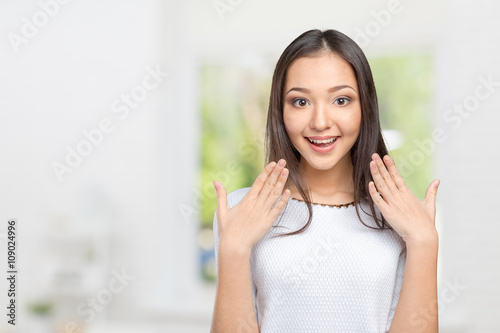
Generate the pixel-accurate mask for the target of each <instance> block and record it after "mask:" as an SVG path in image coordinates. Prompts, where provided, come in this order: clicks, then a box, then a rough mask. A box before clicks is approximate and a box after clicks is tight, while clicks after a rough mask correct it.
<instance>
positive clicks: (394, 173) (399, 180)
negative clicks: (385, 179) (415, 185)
mask: <svg viewBox="0 0 500 333" xmlns="http://www.w3.org/2000/svg"><path fill="white" fill-rule="evenodd" d="M384 162H385V164H386V165H387V169H388V170H389V174H390V175H391V177H392V180H393V181H394V183H395V184H396V186H397V188H398V189H399V190H404V189H406V188H407V187H406V183H405V181H404V180H403V177H401V175H400V174H399V170H398V168H396V164H394V161H393V160H392V158H391V157H390V156H389V155H385V156H384Z"/></svg>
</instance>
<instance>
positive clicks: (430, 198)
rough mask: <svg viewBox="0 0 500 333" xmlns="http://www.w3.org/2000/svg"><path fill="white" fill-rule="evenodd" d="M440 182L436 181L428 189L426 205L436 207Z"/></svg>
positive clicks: (425, 199)
mask: <svg viewBox="0 0 500 333" xmlns="http://www.w3.org/2000/svg"><path fill="white" fill-rule="evenodd" d="M439 183H440V181H439V180H434V181H433V182H432V183H431V184H430V185H429V187H428V188H427V191H426V192H425V198H424V204H426V205H432V207H434V208H435V207H436V194H437V190H438V186H439Z"/></svg>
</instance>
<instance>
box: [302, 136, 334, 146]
mask: <svg viewBox="0 0 500 333" xmlns="http://www.w3.org/2000/svg"><path fill="white" fill-rule="evenodd" d="M338 138H339V137H338V136H336V137H332V138H330V139H325V140H313V139H310V138H307V137H306V139H307V140H308V141H309V142H310V143H312V144H313V145H315V146H317V147H320V148H325V147H329V146H331V145H333V143H335V141H337V139H338Z"/></svg>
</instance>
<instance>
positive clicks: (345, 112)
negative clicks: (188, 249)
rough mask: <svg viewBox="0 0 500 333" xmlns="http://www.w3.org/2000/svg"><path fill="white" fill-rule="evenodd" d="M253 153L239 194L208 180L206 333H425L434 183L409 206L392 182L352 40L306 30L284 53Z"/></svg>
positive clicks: (433, 295) (432, 284)
mask: <svg viewBox="0 0 500 333" xmlns="http://www.w3.org/2000/svg"><path fill="white" fill-rule="evenodd" d="M266 157H267V161H268V165H267V166H266V167H265V168H264V170H263V171H262V172H261V174H260V175H259V176H258V177H257V179H256V181H255V182H254V184H253V185H252V187H251V188H248V187H247V188H242V189H238V190H236V191H233V192H231V193H229V194H226V190H225V189H224V187H223V185H222V184H221V183H220V182H218V181H214V187H215V190H216V192H217V211H216V212H215V214H214V236H215V254H216V266H217V275H218V278H217V295H216V300H215V306H214V313H213V318H212V328H211V331H212V332H259V331H261V332H387V331H389V332H437V331H438V308H437V282H436V280H437V253H438V234H437V231H436V228H435V200H436V193H437V187H438V185H439V181H437V180H436V181H433V182H432V183H431V185H430V186H429V187H428V189H427V193H426V196H425V200H424V201H423V202H421V201H420V200H418V199H417V198H416V197H415V196H414V195H413V194H412V193H411V191H410V190H409V189H408V187H407V186H406V184H405V182H404V181H403V179H402V178H401V176H400V174H399V172H398V170H397V168H396V166H395V164H394V161H393V160H392V159H391V158H390V157H389V155H388V154H387V148H386V146H385V144H384V141H383V138H382V134H381V129H380V123H379V113H378V104H377V97H376V92H375V86H374V83H373V78H372V74H371V70H370V67H369V64H368V61H367V60H366V57H365V55H364V54H363V52H362V50H361V49H360V48H359V47H358V45H357V44H356V43H355V42H354V41H353V40H352V39H350V38H349V37H347V36H346V35H344V34H342V33H340V32H338V31H335V30H326V31H320V30H310V31H307V32H305V33H303V34H302V35H300V36H299V37H298V38H296V39H295V40H294V41H293V42H292V43H291V44H290V45H289V46H288V47H287V48H286V49H285V51H284V52H283V54H282V55H281V57H280V59H279V61H278V63H277V65H276V69H275V72H274V75H273V81H272V87H271V98H270V104H269V112H268V120H267V131H266ZM381 158H383V159H381ZM275 161H278V163H276V162H275ZM269 162H270V163H269ZM285 164H286V165H287V167H285ZM288 176H290V177H288ZM283 190H284V191H283ZM285 207H286V209H285ZM368 211H370V213H369V212H368ZM278 218H279V219H278ZM282 229H285V231H288V232H285V233H279V232H278V230H282Z"/></svg>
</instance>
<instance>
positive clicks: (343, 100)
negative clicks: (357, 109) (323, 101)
mask: <svg viewBox="0 0 500 333" xmlns="http://www.w3.org/2000/svg"><path fill="white" fill-rule="evenodd" d="M350 101H351V100H350V99H349V98H346V97H339V98H337V99H336V100H335V102H334V103H335V104H337V105H338V106H345V105H347V104H349V102H350Z"/></svg>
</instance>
